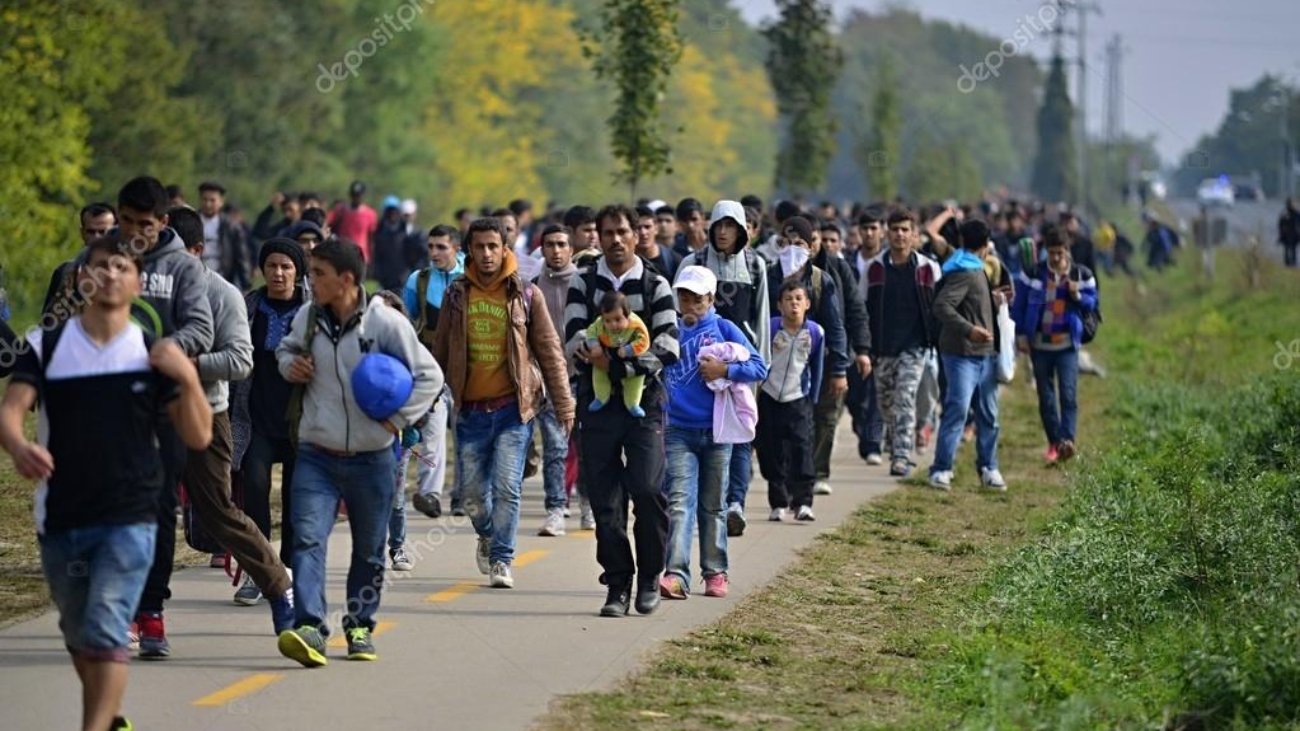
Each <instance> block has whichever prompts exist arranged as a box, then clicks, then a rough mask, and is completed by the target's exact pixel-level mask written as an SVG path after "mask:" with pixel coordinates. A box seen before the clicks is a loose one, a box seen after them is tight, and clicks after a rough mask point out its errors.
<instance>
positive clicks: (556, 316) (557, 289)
mask: <svg viewBox="0 0 1300 731" xmlns="http://www.w3.org/2000/svg"><path fill="white" fill-rule="evenodd" d="M577 273H578V267H577V266H575V265H574V264H573V262H569V265H568V266H566V267H565V268H563V269H552V268H550V267H549V266H548V267H546V269H544V270H543V271H542V273H541V274H540V275H538V276H537V278H536V279H534V280H533V284H536V285H537V288H538V289H540V290H541V291H542V297H543V298H544V299H545V300H546V313H547V314H549V315H550V316H551V322H553V323H555V324H556V325H557V326H563V325H564V304H565V300H567V299H568V297H569V280H571V279H573V275H574V274H577ZM565 363H566V364H567V366H568V369H569V379H570V380H572V379H573V378H574V377H576V376H577V375H578V371H577V369H576V368H575V367H574V365H573V359H571V358H567V359H565Z"/></svg>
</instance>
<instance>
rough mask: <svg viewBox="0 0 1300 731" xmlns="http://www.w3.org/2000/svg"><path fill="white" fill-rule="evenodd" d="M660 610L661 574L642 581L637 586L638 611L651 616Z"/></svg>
mask: <svg viewBox="0 0 1300 731" xmlns="http://www.w3.org/2000/svg"><path fill="white" fill-rule="evenodd" d="M658 608H659V574H655V575H654V576H651V577H650V578H649V579H641V580H639V581H637V584H636V611H637V613H639V614H650V613H651V612H653V611H654V610H656V609H658Z"/></svg>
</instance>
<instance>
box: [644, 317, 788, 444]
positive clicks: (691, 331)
mask: <svg viewBox="0 0 1300 731" xmlns="http://www.w3.org/2000/svg"><path fill="white" fill-rule="evenodd" d="M677 329H678V342H679V343H680V344H681V358H680V359H678V361H677V362H676V363H674V364H673V365H672V366H670V367H669V368H667V369H665V370H664V376H663V377H664V385H665V386H666V387H667V388H666V390H667V391H668V424H669V425H670V426H680V427H685V428H687V429H712V428H713V404H714V401H715V400H716V399H715V394H714V392H713V391H711V390H709V386H708V384H706V383H705V382H704V379H703V378H701V377H700V363H699V353H700V349H701V348H703V347H705V346H706V345H715V344H717V343H738V344H740V345H744V346H745V349H746V350H748V351H749V360H747V361H742V362H738V363H732V364H731V365H729V366H728V367H727V378H729V379H731V380H732V381H735V382H736V383H753V382H755V381H762V380H763V379H764V378H767V364H766V363H764V362H763V358H762V356H760V355H759V354H758V351H757V350H755V349H754V344H753V343H751V342H749V338H747V337H745V334H744V333H743V332H741V330H740V328H739V327H737V326H736V325H735V323H733V322H731V321H730V320H724V319H723V318H721V317H719V316H718V313H717V311H716V310H714V309H713V308H711V307H710V308H709V312H708V314H706V315H705V316H704V317H702V318H700V321H699V322H697V323H695V324H694V325H692V326H689V327H688V326H687V325H686V323H684V322H682V320H681V319H680V318H678V320H677Z"/></svg>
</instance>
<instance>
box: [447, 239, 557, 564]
mask: <svg viewBox="0 0 1300 731" xmlns="http://www.w3.org/2000/svg"><path fill="white" fill-rule="evenodd" d="M465 239H466V241H467V243H468V250H469V261H468V262H467V264H466V267H465V276H463V277H460V278H459V279H456V280H455V281H453V282H452V283H451V286H450V288H449V289H448V290H447V295H446V297H445V298H444V299H443V305H442V314H441V315H440V316H439V318H438V329H437V331H436V332H435V333H434V341H433V356H434V358H436V359H437V360H438V363H439V364H440V365H442V367H443V369H444V371H445V372H446V374H447V385H448V387H449V388H451V392H452V399H453V401H454V403H455V408H456V413H457V419H456V451H457V457H458V459H459V461H458V463H457V464H459V465H460V469H461V474H460V475H459V476H458V477H459V480H460V483H461V485H462V486H463V489H464V491H465V497H464V499H465V509H466V511H467V512H468V513H469V516H470V520H472V521H473V523H474V530H475V531H476V532H477V533H478V547H477V551H476V554H475V555H476V558H477V561H478V568H479V571H481V572H482V573H484V574H489V575H490V577H491V578H490V582H491V585H492V586H493V587H498V588H507V589H508V588H511V587H513V586H514V577H513V576H512V575H511V573H510V563H511V561H513V560H514V554H515V533H516V532H517V530H518V527H519V501H520V490H521V486H522V483H523V476H524V458H525V454H526V452H527V450H528V444H529V442H531V441H532V438H533V417H534V416H536V415H537V414H538V413H539V412H540V411H541V409H542V407H543V405H544V403H545V399H546V397H547V395H548V394H549V397H550V399H551V403H552V404H554V406H555V414H556V417H557V418H558V420H559V422H560V424H561V425H562V426H563V427H564V429H565V431H566V432H567V431H570V430H571V429H572V428H573V418H574V405H573V397H572V396H571V395H570V393H569V374H568V369H567V368H566V366H565V363H564V353H563V350H562V349H561V346H560V338H559V336H558V335H557V334H556V332H555V325H554V324H552V322H551V317H550V315H549V314H548V313H547V309H546V302H545V301H544V300H543V295H542V293H541V291H540V290H538V288H537V285H535V284H531V283H528V282H527V281H525V280H523V279H522V278H521V277H520V276H519V271H518V262H517V261H516V260H515V255H514V252H513V251H511V248H510V244H509V243H507V238H506V233H505V229H504V227H503V226H502V224H501V221H500V220H498V219H496V218H481V219H479V220H477V221H474V222H473V223H471V224H470V226H469V231H468V232H467V233H466V235H465Z"/></svg>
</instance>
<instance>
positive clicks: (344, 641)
mask: <svg viewBox="0 0 1300 731" xmlns="http://www.w3.org/2000/svg"><path fill="white" fill-rule="evenodd" d="M396 626H397V623H396V622H376V623H375V631H374V632H371V633H370V634H371V635H372V636H374V637H378V636H379V635H382V634H383V633H385V632H387V631H388V630H390V629H392V628H394V627H396ZM326 644H327V646H328V647H334V648H339V647H347V646H348V638H347V635H345V634H340V635H339V636H338V637H335V638H334V639H332V640H330V641H329V642H328V643H326Z"/></svg>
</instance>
